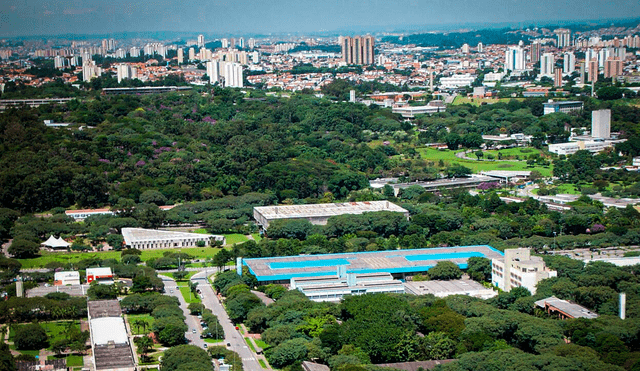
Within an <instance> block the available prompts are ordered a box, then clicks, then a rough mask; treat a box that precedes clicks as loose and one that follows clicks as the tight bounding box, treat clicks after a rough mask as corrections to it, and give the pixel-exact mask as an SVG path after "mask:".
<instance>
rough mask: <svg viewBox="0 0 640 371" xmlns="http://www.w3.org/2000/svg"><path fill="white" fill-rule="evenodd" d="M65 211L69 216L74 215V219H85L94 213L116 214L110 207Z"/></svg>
mask: <svg viewBox="0 0 640 371" xmlns="http://www.w3.org/2000/svg"><path fill="white" fill-rule="evenodd" d="M64 213H65V214H67V216H70V217H72V218H73V219H74V220H84V219H86V218H88V217H90V216H92V215H114V213H113V211H111V210H109V209H81V210H67V211H65V212H64Z"/></svg>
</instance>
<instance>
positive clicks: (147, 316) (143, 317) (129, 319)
mask: <svg viewBox="0 0 640 371" xmlns="http://www.w3.org/2000/svg"><path fill="white" fill-rule="evenodd" d="M125 318H126V319H127V322H129V328H131V333H132V334H133V335H147V334H148V333H149V332H151V326H153V321H154V319H153V317H151V315H150V314H127V315H125ZM136 320H143V321H147V329H146V330H144V329H143V328H142V327H140V329H138V327H136V326H135V325H134V323H135V321H136Z"/></svg>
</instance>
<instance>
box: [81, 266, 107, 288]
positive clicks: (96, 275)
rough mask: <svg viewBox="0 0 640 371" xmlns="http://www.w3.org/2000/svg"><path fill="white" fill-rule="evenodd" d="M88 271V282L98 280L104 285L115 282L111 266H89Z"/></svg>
mask: <svg viewBox="0 0 640 371" xmlns="http://www.w3.org/2000/svg"><path fill="white" fill-rule="evenodd" d="M86 273H87V283H91V282H93V281H96V282H98V283H99V284H102V285H112V284H113V273H112V272H111V268H109V267H99V268H87V271H86Z"/></svg>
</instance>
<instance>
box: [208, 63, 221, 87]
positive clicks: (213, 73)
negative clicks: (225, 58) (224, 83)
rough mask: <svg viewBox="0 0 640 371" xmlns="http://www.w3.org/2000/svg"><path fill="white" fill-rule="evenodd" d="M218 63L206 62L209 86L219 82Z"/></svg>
mask: <svg viewBox="0 0 640 371" xmlns="http://www.w3.org/2000/svg"><path fill="white" fill-rule="evenodd" d="M220 63H221V62H219V61H217V60H213V61H208V62H207V76H209V83H211V84H215V83H217V82H220ZM222 63H224V62H222Z"/></svg>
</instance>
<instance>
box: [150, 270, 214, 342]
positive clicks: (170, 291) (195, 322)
mask: <svg viewBox="0 0 640 371" xmlns="http://www.w3.org/2000/svg"><path fill="white" fill-rule="evenodd" d="M158 277H160V278H161V279H162V282H163V283H164V291H165V295H169V296H175V297H176V298H178V300H180V308H182V311H183V312H184V316H185V317H187V319H186V320H185V321H184V322H185V323H186V324H187V326H188V327H189V330H188V331H187V333H186V334H185V337H186V338H187V340H188V341H189V344H192V345H196V346H199V347H200V348H204V344H205V342H204V340H202V339H200V334H201V333H202V327H201V326H200V320H199V319H198V317H197V316H192V315H191V314H189V310H188V309H187V306H188V304H187V302H186V301H185V300H184V298H183V297H182V294H181V293H180V290H179V289H178V288H177V286H178V285H177V284H176V281H175V280H174V279H172V278H170V277H167V276H163V275H158ZM193 329H196V333H195V334H194V333H193Z"/></svg>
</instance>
